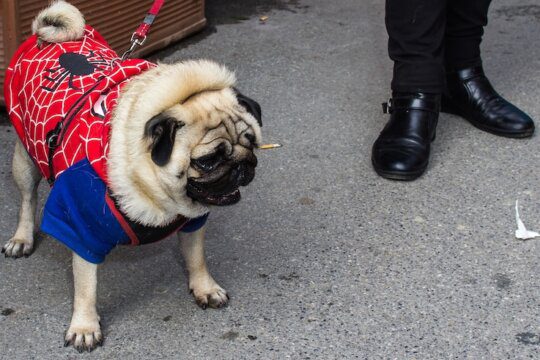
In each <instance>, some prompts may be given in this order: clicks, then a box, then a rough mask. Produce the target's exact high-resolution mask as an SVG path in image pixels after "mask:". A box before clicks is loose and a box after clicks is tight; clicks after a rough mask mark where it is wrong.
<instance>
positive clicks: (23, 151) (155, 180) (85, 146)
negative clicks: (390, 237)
mask: <svg viewBox="0 0 540 360" xmlns="http://www.w3.org/2000/svg"><path fill="white" fill-rule="evenodd" d="M32 29H33V35H32V36H31V37H30V38H29V39H28V40H27V41H25V42H24V43H23V44H22V45H21V47H20V48H19V49H18V51H17V52H16V54H15V56H14V58H13V60H12V61H11V64H10V65H9V67H8V70H7V72H6V85H5V95H6V105H7V109H8V112H9V115H10V119H11V121H12V123H13V126H14V128H15V130H16V132H17V135H18V137H19V140H18V141H17V143H16V146H15V152H14V157H13V176H14V178H15V182H16V184H17V187H18V188H19V190H20V193H21V198H22V205H21V208H20V212H19V219H18V225H17V229H16V231H15V234H14V236H13V237H12V238H11V239H10V240H9V241H8V242H7V243H6V244H5V245H4V246H3V248H2V252H3V253H4V254H5V256H6V257H12V258H17V257H21V256H29V255H30V254H31V252H32V249H33V245H34V230H35V212H36V197H37V186H38V183H39V182H40V179H41V178H46V179H47V180H48V181H49V184H50V185H51V191H50V193H49V196H48V199H47V202H46V204H45V207H44V211H43V219H42V223H41V230H42V231H43V232H45V233H47V234H49V235H51V236H53V237H54V238H56V239H58V240H59V241H61V242H62V243H63V244H65V245H66V246H67V247H68V248H70V249H71V250H72V251H73V278H74V288H75V292H74V302H73V316H72V319H71V324H70V326H69V328H68V330H67V332H66V334H65V345H66V346H68V345H73V346H74V347H75V348H76V349H77V350H79V351H81V352H82V351H85V350H87V351H91V350H93V349H94V348H95V347H96V346H98V345H101V343H102V340H103V334H102V332H101V329H100V322H99V320H100V318H99V315H98V313H97V311H96V287H97V276H96V275H97V267H98V264H99V263H101V262H102V261H103V260H104V258H105V256H106V255H107V254H108V253H109V251H110V250H111V249H112V248H113V247H114V246H115V245H117V244H132V245H138V244H144V243H148V242H152V241H156V240H159V239H161V238H164V237H166V236H168V235H170V234H172V233H176V232H177V233H178V234H179V238H180V244H181V249H182V253H183V256H184V258H185V264H186V266H187V270H188V273H189V289H190V290H191V291H192V293H193V296H194V297H195V300H196V302H197V304H198V305H199V306H201V307H202V308H206V307H208V306H209V307H212V308H219V307H222V306H225V305H226V304H227V302H228V299H229V296H228V295H227V292H226V291H225V290H224V289H223V288H222V287H221V286H219V285H218V284H217V283H216V281H214V279H213V278H212V276H211V275H210V273H209V271H208V269H207V267H206V263H205V257H204V246H203V243H204V231H205V223H206V219H207V215H208V212H209V208H210V207H211V206H213V205H215V206H223V205H232V204H235V203H237V202H238V201H239V200H240V190H239V187H241V186H246V185H248V184H249V183H250V182H251V181H252V180H253V178H254V176H255V167H256V166H257V158H256V156H255V154H254V150H255V149H256V148H257V147H258V145H259V144H260V142H261V126H262V123H261V108H260V106H259V104H257V102H255V101H254V100H252V99H250V98H248V97H246V96H244V95H242V94H241V93H240V92H239V91H238V90H237V89H236V88H235V77H234V74H233V73H232V72H230V71H229V70H227V69H226V68H225V67H223V66H221V65H218V64H216V63H214V62H211V61H207V60H199V61H183V62H179V63H175V64H157V65H156V64H153V63H150V62H148V61H145V60H141V59H128V60H122V59H120V58H119V57H118V55H117V54H116V53H115V52H114V51H113V50H112V49H111V48H110V47H109V46H108V44H107V43H106V41H105V40H104V39H103V38H102V37H101V35H99V33H98V32H97V31H96V30H95V29H93V28H92V27H90V26H88V25H86V24H85V21H84V18H83V16H82V14H81V13H80V12H79V10H78V9H76V8H75V7H74V6H72V5H70V4H68V3H67V2H64V1H56V2H53V3H52V4H51V5H50V7H48V8H47V9H45V10H43V11H42V12H41V13H40V14H39V15H38V16H37V17H36V18H35V20H34V22H33V24H32Z"/></svg>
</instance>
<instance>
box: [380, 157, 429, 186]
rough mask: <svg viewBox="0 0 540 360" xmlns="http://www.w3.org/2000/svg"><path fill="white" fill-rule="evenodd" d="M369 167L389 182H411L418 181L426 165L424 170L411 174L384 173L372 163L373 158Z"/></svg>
mask: <svg viewBox="0 0 540 360" xmlns="http://www.w3.org/2000/svg"><path fill="white" fill-rule="evenodd" d="M371 165H372V166H373V169H374V170H375V172H376V173H377V174H378V175H379V176H381V177H383V178H385V179H389V180H399V181H412V180H416V179H418V178H419V177H420V176H422V175H423V174H424V172H425V171H426V168H427V165H426V167H425V168H423V169H421V170H418V171H412V172H399V171H384V170H381V169H379V168H378V167H377V165H376V164H375V162H374V161H373V158H372V159H371Z"/></svg>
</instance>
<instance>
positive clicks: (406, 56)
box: [385, 0, 446, 93]
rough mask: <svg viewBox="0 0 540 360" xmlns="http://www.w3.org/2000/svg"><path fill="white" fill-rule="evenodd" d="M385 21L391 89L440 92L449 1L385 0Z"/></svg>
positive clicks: (442, 79) (442, 86)
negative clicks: (392, 63)
mask: <svg viewBox="0 0 540 360" xmlns="http://www.w3.org/2000/svg"><path fill="white" fill-rule="evenodd" d="M385 21H386V30H387V31H388V37H389V39H388V55H389V56H390V59H392V60H393V61H394V75H393V79H392V91H395V92H407V93H413V92H424V93H441V92H442V91H443V89H444V42H443V40H444V35H445V27H446V0H386V16H385Z"/></svg>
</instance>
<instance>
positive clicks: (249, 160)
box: [242, 152, 258, 167]
mask: <svg viewBox="0 0 540 360" xmlns="http://www.w3.org/2000/svg"><path fill="white" fill-rule="evenodd" d="M242 162H243V163H246V164H248V165H250V166H252V167H256V166H257V163H258V161H257V157H256V156H255V154H253V153H252V152H249V153H248V154H247V155H246V157H245V159H244V160H243V161H242Z"/></svg>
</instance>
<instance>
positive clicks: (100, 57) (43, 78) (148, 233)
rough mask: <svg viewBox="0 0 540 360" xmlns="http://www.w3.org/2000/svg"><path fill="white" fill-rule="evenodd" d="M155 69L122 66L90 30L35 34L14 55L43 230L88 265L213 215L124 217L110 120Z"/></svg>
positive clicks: (10, 88)
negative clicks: (130, 88)
mask: <svg viewBox="0 0 540 360" xmlns="http://www.w3.org/2000/svg"><path fill="white" fill-rule="evenodd" d="M154 66H155V65H154V64H152V63H151V62H148V61H146V60H141V59H128V60H124V61H122V60H121V59H120V58H119V57H118V55H117V54H116V53H115V52H114V51H113V50H112V49H111V48H110V47H109V45H108V44H107V42H106V41H105V40H104V39H103V37H102V36H101V35H100V34H99V33H98V32H97V31H96V30H95V29H93V28H92V27H90V26H88V25H87V26H86V28H85V31H84V35H83V37H82V38H81V39H79V40H76V41H67V42H63V43H42V44H39V42H38V39H37V37H36V35H33V36H31V37H30V38H28V40H26V41H25V42H24V43H23V44H22V45H21V46H20V47H19V49H18V50H17V52H16V53H15V55H14V57H13V59H12V61H11V63H10V65H9V67H8V69H7V71H6V80H5V87H4V93H5V99H6V107H7V109H8V112H9V116H10V119H11V122H12V123H13V126H14V128H15V131H16V133H17V135H18V136H19V138H20V140H21V142H22V144H23V146H24V148H25V149H26V150H27V151H28V154H29V155H30V157H31V158H32V160H33V161H34V163H35V164H36V166H37V167H38V169H39V171H40V172H41V174H42V175H43V176H44V177H45V178H46V179H49V182H50V184H51V186H52V189H51V193H50V195H49V197H48V199H47V202H46V204H45V208H44V211H43V220H42V224H41V230H42V231H43V232H45V233H47V234H49V235H51V236H53V237H55V238H56V239H58V240H59V241H61V242H62V243H64V244H65V245H66V246H68V247H69V248H70V249H71V250H73V251H74V252H75V253H77V254H78V255H79V256H81V257H82V258H84V259H85V260H87V261H89V262H92V263H100V262H103V261H104V259H105V256H106V255H107V254H108V253H109V252H110V251H111V250H112V249H113V248H114V246H116V245H117V244H132V245H139V244H145V243H150V242H154V241H157V240H160V239H162V238H165V237H167V236H168V235H170V234H171V233H173V232H176V231H178V230H181V231H183V232H192V231H196V230H198V229H199V228H201V227H202V226H203V225H204V224H205V222H206V218H207V215H204V216H202V217H199V218H196V219H187V218H185V217H183V216H179V217H178V218H177V219H176V220H175V221H173V222H172V223H171V224H169V225H166V226H163V227H151V226H144V225H141V224H138V223H136V222H133V221H131V220H130V219H129V218H127V216H125V214H123V213H122V212H121V211H120V210H119V208H118V206H117V205H116V203H115V202H114V199H113V198H112V197H111V196H110V194H109V190H108V186H107V184H108V183H107V171H106V170H107V152H108V146H109V135H110V117H111V113H112V109H113V108H114V106H115V105H116V103H117V99H118V96H119V94H120V91H121V89H122V87H123V86H125V84H127V83H128V82H129V80H130V79H131V78H132V77H133V76H136V75H138V74H140V73H142V72H143V71H145V70H148V69H150V68H152V67H154Z"/></svg>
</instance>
